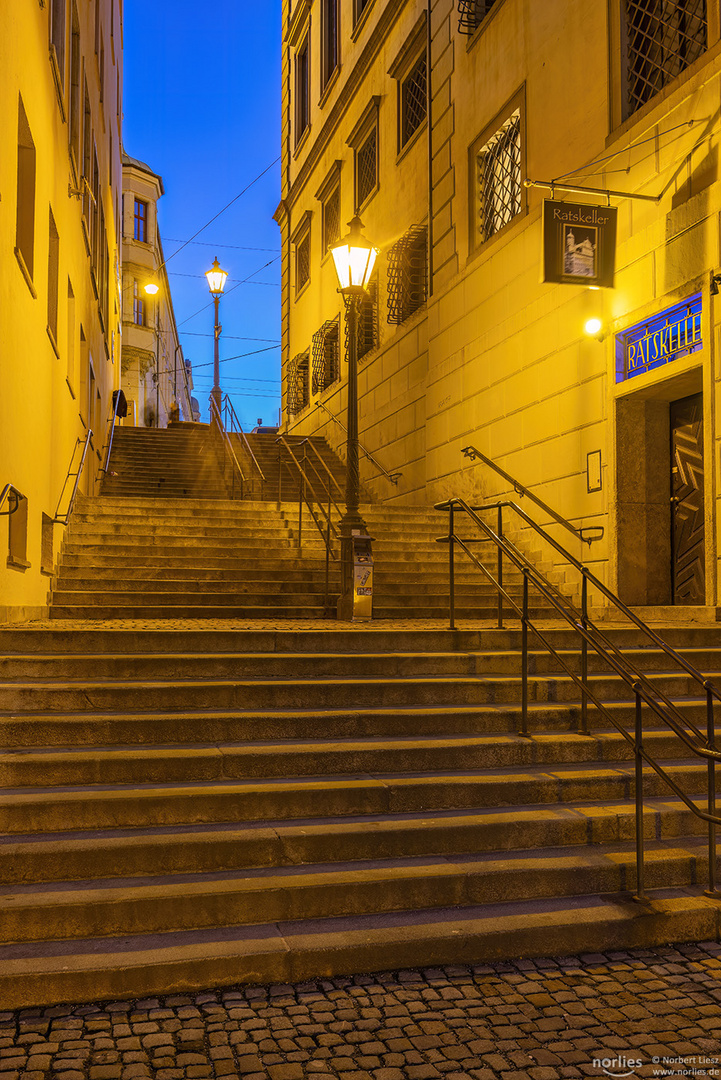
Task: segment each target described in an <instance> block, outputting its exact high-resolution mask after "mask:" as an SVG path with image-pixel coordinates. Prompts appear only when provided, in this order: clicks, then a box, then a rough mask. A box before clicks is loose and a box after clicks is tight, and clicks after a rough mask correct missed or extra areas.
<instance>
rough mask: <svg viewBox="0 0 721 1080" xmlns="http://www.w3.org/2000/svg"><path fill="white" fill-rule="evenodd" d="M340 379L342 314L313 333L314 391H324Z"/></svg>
mask: <svg viewBox="0 0 721 1080" xmlns="http://www.w3.org/2000/svg"><path fill="white" fill-rule="evenodd" d="M339 379H340V316H339V315H336V317H335V319H329V320H328V321H327V322H324V323H323V325H322V326H321V328H320V330H317V331H316V332H315V334H313V393H314V394H320V393H322V392H323V391H324V390H327V389H328V387H329V386H332V385H333V383H334V382H338V380H339Z"/></svg>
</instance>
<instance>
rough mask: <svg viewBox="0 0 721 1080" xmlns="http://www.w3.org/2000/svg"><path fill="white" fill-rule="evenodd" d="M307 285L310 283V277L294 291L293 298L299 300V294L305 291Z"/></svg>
mask: <svg viewBox="0 0 721 1080" xmlns="http://www.w3.org/2000/svg"><path fill="white" fill-rule="evenodd" d="M309 285H310V278H308V279H307V280H306V281H304V282H303V284H302V285H301V287H300V288H299V289H296V292H295V299H296V300H299V299H300V298H301V296H302V295H303V293H304V292H305V291H306V289H307V288H308V286H309Z"/></svg>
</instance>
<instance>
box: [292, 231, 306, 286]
mask: <svg viewBox="0 0 721 1080" xmlns="http://www.w3.org/2000/svg"><path fill="white" fill-rule="evenodd" d="M309 279H310V230H308V232H306V233H305V235H304V236H303V237H302V238H301V239H300V240H299V241H298V242H297V244H296V245H295V292H296V296H297V295H298V293H299V292H300V290H301V289H302V288H303V286H304V285H305V284H306V283H307V282H308V280H309Z"/></svg>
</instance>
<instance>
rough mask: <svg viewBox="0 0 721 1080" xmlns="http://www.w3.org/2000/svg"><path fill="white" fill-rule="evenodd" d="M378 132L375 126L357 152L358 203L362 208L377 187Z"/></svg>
mask: <svg viewBox="0 0 721 1080" xmlns="http://www.w3.org/2000/svg"><path fill="white" fill-rule="evenodd" d="M377 158H378V131H377V129H376V127H375V126H374V127H373V129H372V130H371V131H370V133H369V134H368V137H367V138H366V140H365V142H364V143H363V145H362V146H361V147H360V148H359V149H358V150H357V152H356V194H357V198H356V203H357V204H358V206H362V205H363V203H364V202H365V201H366V199H367V198H368V196H369V195H370V194H371V192H372V191H373V189H374V188H375V186H376V182H377V181H376V178H377V175H378V173H377V164H378V162H377Z"/></svg>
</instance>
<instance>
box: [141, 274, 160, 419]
mask: <svg viewBox="0 0 721 1080" xmlns="http://www.w3.org/2000/svg"><path fill="white" fill-rule="evenodd" d="M144 292H145V293H146V294H147V295H148V296H152V297H157V295H158V293H159V292H160V286H159V285H158V283H157V282H156V281H155V280H153V279H152V278H151V280H150V281H149V282H148V284H147V285H146V286H145V287H144ZM154 306H155V375H154V376H153V378H154V381H155V426H156V428H159V427H160V304H159V302H158V300H157V299H156V300H155V305H154Z"/></svg>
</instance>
